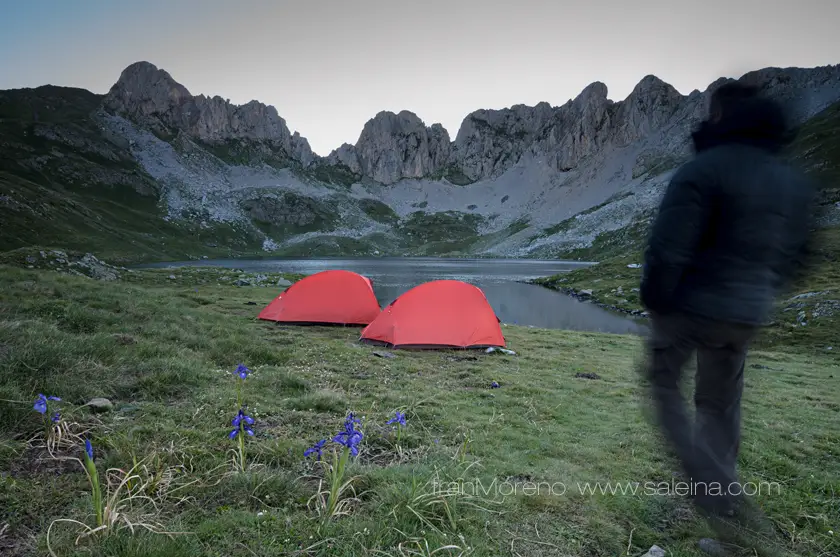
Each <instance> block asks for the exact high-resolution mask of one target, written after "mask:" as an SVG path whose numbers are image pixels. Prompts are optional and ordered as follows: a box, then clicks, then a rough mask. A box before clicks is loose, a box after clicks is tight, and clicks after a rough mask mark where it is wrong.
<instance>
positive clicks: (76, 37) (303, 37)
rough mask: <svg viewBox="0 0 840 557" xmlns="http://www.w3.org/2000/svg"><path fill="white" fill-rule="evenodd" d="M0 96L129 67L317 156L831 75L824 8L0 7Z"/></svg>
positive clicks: (836, 42) (58, 2)
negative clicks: (391, 139) (224, 105)
mask: <svg viewBox="0 0 840 557" xmlns="http://www.w3.org/2000/svg"><path fill="white" fill-rule="evenodd" d="M0 12H1V13H2V15H0V89H10V88H18V87H36V86H38V85H44V84H53V85H66V86H73V87H83V88H85V89H89V90H91V91H93V92H95V93H105V92H107V91H108V89H109V88H110V87H111V85H112V84H113V83H114V82H115V81H116V80H117V78H118V77H119V74H120V72H121V71H122V70H123V68H125V67H126V66H128V65H129V64H131V63H133V62H136V61H139V60H146V61H149V62H152V63H153V64H155V65H157V66H158V67H160V68H163V69H165V70H167V71H168V72H169V73H170V74H172V76H173V77H174V78H175V79H176V80H177V81H179V82H180V83H182V84H183V85H184V86H186V87H187V89H189V90H190V92H191V93H192V94H194V95H198V94H200V93H204V94H205V95H211V96H212V95H220V96H222V97H224V98H229V99H230V100H231V101H232V102H235V103H237V104H242V103H245V102H248V101H250V100H252V99H256V100H259V101H261V102H264V103H266V104H271V105H274V106H275V107H276V108H277V110H278V112H279V113H280V115H281V116H283V117H284V118H285V119H286V121H287V123H288V125H289V128H290V129H291V130H292V131H295V130H297V131H299V132H300V133H301V135H303V136H305V137H306V138H308V139H309V142H310V144H311V145H312V148H313V149H314V150H315V152H316V153H318V154H320V155H326V154H328V153H329V152H330V151H331V150H332V149H334V148H336V147H338V146H339V145H340V144H341V143H344V142H347V143H355V142H356V140H357V139H358V137H359V133H360V132H361V130H362V127H363V126H364V124H365V122H366V121H367V120H368V119H370V118H371V117H373V116H374V115H375V114H376V113H377V112H379V111H381V110H392V111H394V112H398V111H400V110H403V109H406V110H411V111H413V112H415V113H417V114H418V116H420V118H422V119H423V120H424V121H425V122H426V124H427V125H430V124H432V123H435V122H440V123H442V124H443V125H444V126H445V127H446V128H447V130H449V133H450V135H451V136H452V138H453V139H454V137H455V135H456V134H457V131H458V127H459V126H460V123H461V121H462V120H463V118H464V116H466V115H467V114H468V113H469V112H472V111H473V110H476V109H479V108H504V107H508V106H511V105H513V104H529V105H533V104H536V103H538V102H540V101H547V102H549V103H551V104H552V105H560V104H563V103H565V102H566V101H567V100H568V99H570V98H573V97H575V96H576V95H577V94H578V93H579V92H580V91H581V89H583V88H584V87H585V86H586V85H588V84H589V83H591V82H593V81H603V82H604V83H606V84H607V86H608V88H609V91H610V93H609V97H610V98H611V99H613V100H620V99H623V98H625V97H626V96H627V95H628V94H629V93H630V91H631V90H632V89H633V87H634V85H635V84H636V83H638V82H639V80H641V79H642V77H644V76H645V75H647V74H654V75H657V76H659V77H660V78H662V79H664V80H665V81H667V82H669V83H671V84H672V85H674V86H675V87H676V88H677V89H678V90H679V91H680V92H682V93H684V94H687V93H689V92H691V91H692V90H693V89H701V90H702V89H705V88H706V86H707V85H708V84H709V83H711V82H712V81H714V80H715V79H717V78H718V77H722V76H726V77H739V76H740V75H742V74H743V73H745V72H747V71H750V70H753V69H758V68H762V67H766V66H781V67H785V66H801V67H813V66H821V65H827V64H837V63H840V34H838V33H837V22H838V21H840V1H838V0H800V1H798V2H792V1H790V0H763V1H759V0H727V1H720V0H706V1H705V2H698V1H696V0H691V1H682V0H666V1H663V0H636V1H633V2H628V1H626V0H581V1H579V2H568V1H563V0H553V1H552V0H516V1H508V2H502V1H499V0H496V1H493V0H481V1H479V0H445V1H444V0H422V1H409V0H356V1H355V2H351V1H347V0H300V1H285V0H274V1H272V0H229V1H222V0H168V1H164V0H144V1H142V2H140V1H134V0H131V1H129V0H79V1H76V2H70V1H67V0H0Z"/></svg>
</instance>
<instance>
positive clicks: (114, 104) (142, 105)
mask: <svg viewBox="0 0 840 557" xmlns="http://www.w3.org/2000/svg"><path fill="white" fill-rule="evenodd" d="M103 107H104V108H105V109H106V110H107V111H109V112H111V113H113V114H118V115H120V116H125V117H128V118H129V119H131V120H133V121H135V122H138V123H140V124H142V125H144V126H146V127H148V128H149V129H151V130H152V131H153V132H155V133H156V134H157V135H158V136H167V135H171V134H173V133H176V132H178V131H183V132H185V133H187V134H188V135H189V136H191V137H192V138H194V139H197V140H200V141H203V142H205V143H210V144H219V143H224V142H226V141H231V140H234V141H236V140H250V141H256V142H262V143H265V144H268V145H270V146H272V147H274V148H275V149H282V151H283V152H284V154H285V155H286V156H288V157H289V158H292V159H294V160H296V161H298V162H300V163H302V164H303V165H308V164H309V163H311V162H312V161H313V160H314V159H315V155H314V154H313V153H312V149H311V148H310V147H309V142H307V141H306V139H305V138H303V137H301V136H300V134H298V133H297V132H295V134H294V135H292V134H291V133H290V132H289V128H288V126H287V125H286V121H285V120H284V119H283V118H281V117H280V115H279V114H278V113H277V110H276V109H275V108H274V107H273V106H267V105H264V104H262V103H260V102H257V101H251V102H249V103H247V104H244V105H241V106H237V105H234V104H231V103H230V102H229V101H226V100H224V99H222V98H221V97H218V96H216V97H205V96H204V95H198V96H193V95H191V94H190V92H189V91H188V90H187V88H186V87H184V86H183V85H181V84H180V83H178V82H177V81H175V80H174V79H173V78H172V76H170V75H169V73H167V72H166V71H165V70H162V69H158V68H157V67H156V66H155V65H154V64H150V63H148V62H137V63H135V64H132V65H130V66H129V67H127V68H126V69H125V70H123V72H122V74H121V75H120V78H119V80H118V81H117V82H116V83H115V84H114V86H113V87H111V90H110V91H109V92H108V94H107V95H106V97H105V100H104V102H103Z"/></svg>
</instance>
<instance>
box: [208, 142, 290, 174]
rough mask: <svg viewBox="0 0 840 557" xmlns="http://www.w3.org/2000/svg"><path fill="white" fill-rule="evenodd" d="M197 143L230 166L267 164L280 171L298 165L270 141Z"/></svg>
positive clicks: (281, 148)
mask: <svg viewBox="0 0 840 557" xmlns="http://www.w3.org/2000/svg"><path fill="white" fill-rule="evenodd" d="M196 143H197V144H198V145H200V146H201V147H202V148H203V149H205V150H206V151H207V152H209V153H212V154H213V155H214V156H216V157H218V158H219V159H220V160H222V161H224V162H226V163H228V164H233V165H242V166H252V165H258V164H267V165H269V166H271V167H273V168H276V169H278V170H282V169H284V168H289V167H291V166H294V165H295V164H296V161H294V159H292V158H291V157H290V156H289V154H288V153H286V151H285V150H284V149H283V147H281V146H279V145H274V144H272V143H271V142H268V141H254V140H247V139H236V140H225V141H219V142H212V143H211V142H206V141H197V140H196Z"/></svg>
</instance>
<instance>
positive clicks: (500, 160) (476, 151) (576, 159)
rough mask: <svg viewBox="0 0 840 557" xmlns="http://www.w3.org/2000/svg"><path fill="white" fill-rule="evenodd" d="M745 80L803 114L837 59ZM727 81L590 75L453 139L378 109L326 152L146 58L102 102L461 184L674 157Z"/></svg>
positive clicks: (297, 156) (827, 97)
mask: <svg viewBox="0 0 840 557" xmlns="http://www.w3.org/2000/svg"><path fill="white" fill-rule="evenodd" d="M741 79H742V80H743V81H746V82H750V83H755V84H757V85H759V86H761V87H763V88H764V89H766V90H767V91H768V92H770V93H771V94H772V95H773V96H775V97H777V98H779V99H780V100H783V101H785V102H787V103H788V104H789V106H790V109H791V113H792V114H794V116H795V117H796V118H797V119H798V120H802V119H804V118H807V117H809V116H812V115H813V114H815V113H816V112H818V111H820V110H822V109H823V108H825V107H826V106H828V105H829V104H831V102H833V101H835V100H837V98H838V91H840V66H825V67H820V68H814V69H801V68H786V69H781V68H766V69H763V70H758V71H755V72H750V73H748V74H746V75H744V76H742V77H741ZM726 81H728V79H727V78H721V79H719V80H717V81H715V82H714V83H712V84H711V85H710V86H709V87H708V88H707V89H706V90H705V91H704V92H702V93H701V92H699V91H694V92H692V93H691V94H689V95H682V94H680V93H679V92H678V91H677V90H676V89H674V87H672V86H671V85H669V84H667V83H665V82H664V81H662V80H661V79H659V78H657V77H656V76H653V75H648V76H646V77H644V78H643V79H642V80H641V81H640V82H639V84H638V85H637V86H636V87H635V88H634V89H633V91H632V92H631V93H630V95H629V96H628V97H627V98H626V99H625V100H623V101H618V102H614V101H612V100H610V99H608V98H607V93H608V90H607V86H606V85H605V84H603V83H601V82H595V83H592V84H591V85H589V86H587V87H586V88H584V90H583V91H582V92H581V93H580V94H579V95H578V96H577V97H576V98H575V99H570V100H569V101H568V102H566V103H565V104H563V105H561V106H557V107H552V106H551V105H549V104H548V103H546V102H542V103H539V104H537V105H536V106H533V107H529V106H525V105H516V106H513V107H510V108H506V109H501V110H484V109H482V110H477V111H475V112H473V113H471V114H469V115H468V116H467V117H466V118H465V119H464V121H463V123H462V124H461V127H460V129H459V130H458V134H457V136H456V138H455V141H450V135H449V133H448V132H447V130H446V129H445V128H444V127H443V126H441V125H440V124H433V125H432V126H429V127H427V126H426V125H425V124H424V122H423V121H422V120H421V119H420V118H419V117H418V116H417V115H416V114H414V113H412V112H409V111H402V112H399V113H398V114H395V113H393V112H380V113H379V114H377V115H376V116H374V117H373V118H371V119H370V120H369V121H368V122H367V123H366V124H365V126H364V129H363V130H362V132H361V134H360V136H359V139H358V141H357V142H356V144H355V145H350V144H344V145H342V146H341V147H339V148H338V149H336V150H335V151H333V152H332V153H330V155H329V156H327V157H324V158H321V157H317V156H315V155H314V154H313V153H312V150H311V149H310V148H309V143H308V141H307V140H306V139H305V138H303V137H301V136H300V134H298V133H297V132H295V133H294V134H291V133H290V132H289V129H288V127H287V126H286V122H285V120H283V118H281V117H280V116H279V115H278V113H277V110H276V109H275V108H274V107H272V106H266V105H264V104H262V103H259V102H257V101H251V102H250V103H248V104H245V105H242V106H236V105H232V104H231V103H230V102H228V101H226V100H224V99H222V98H221V97H218V96H216V97H212V98H210V97H205V96H204V95H199V96H192V95H191V94H190V93H189V91H188V90H187V89H186V88H185V87H184V86H183V85H181V84H179V83H178V82H176V81H175V80H174V79H173V78H172V77H171V76H170V75H169V74H168V73H167V72H166V71H165V70H163V69H158V68H157V67H156V66H154V65H153V64H150V63H148V62H137V63H135V64H132V65H131V66H129V67H128V68H126V69H125V70H124V71H123V72H122V75H121V76H120V78H119V80H118V81H117V83H116V84H115V85H114V86H113V87H112V88H111V90H110V91H109V93H108V95H107V96H106V98H105V101H104V106H105V108H106V109H107V110H109V111H111V112H113V113H115V114H120V115H124V116H126V117H128V118H130V119H132V120H134V121H135V122H138V123H140V124H142V125H144V126H146V127H148V128H149V129H151V130H153V131H154V132H155V133H156V134H158V135H159V136H165V135H166V134H168V133H169V134H171V133H172V132H173V130H176V131H177V130H180V131H183V132H185V133H187V134H188V135H189V136H191V137H192V138H195V139H197V140H200V141H204V142H207V143H211V144H213V143H216V144H218V143H223V142H226V141H230V140H252V141H257V142H266V143H268V144H270V145H272V146H274V147H275V148H279V149H282V151H283V152H284V154H285V155H286V156H288V157H289V158H290V159H291V160H293V161H295V162H297V163H300V164H302V165H303V166H309V165H311V164H313V163H316V164H320V165H329V166H341V167H344V168H346V169H348V170H349V171H350V172H351V173H352V174H355V175H357V176H359V177H361V176H364V177H368V178H371V179H373V180H376V181H377V182H380V183H382V184H393V183H396V182H398V181H400V180H402V179H404V178H414V179H416V178H427V177H438V178H443V177H450V178H455V177H456V176H457V177H459V178H460V179H461V180H462V181H461V182H458V181H457V180H454V179H453V180H450V181H454V182H455V183H463V182H475V181H480V180H486V179H492V178H497V177H498V176H501V175H502V174H504V173H505V172H506V171H508V170H509V169H510V168H511V167H513V166H514V165H515V164H517V163H518V162H519V161H520V160H521V159H522V157H523V155H526V154H527V155H529V156H531V157H535V158H538V159H541V160H544V161H545V163H546V164H548V165H549V166H550V168H552V169H553V170H555V171H557V172H568V171H570V170H572V169H575V168H577V167H578V166H579V164H580V163H581V161H582V160H584V159H587V158H590V157H593V156H597V155H601V154H603V153H604V152H605V151H608V150H609V149H611V148H621V147H626V146H627V145H630V144H631V143H634V142H636V141H639V140H642V139H646V138H649V137H651V136H653V135H655V134H657V133H660V134H661V135H662V139H663V141H664V143H663V144H662V145H661V146H659V149H654V150H658V151H661V152H665V151H668V152H669V153H670V154H671V155H672V156H675V155H679V154H681V153H685V151H686V147H687V137H688V130H689V128H690V127H691V126H693V125H694V124H695V123H696V122H697V120H699V119H700V117H701V116H702V113H703V111H704V108H705V103H706V100H707V98H708V95H709V94H711V92H712V91H713V90H714V89H716V88H717V87H719V86H720V85H721V84H723V83H725V82H726ZM646 158H647V159H651V158H657V157H656V153H652V152H649V153H647V154H646ZM464 179H465V180H464Z"/></svg>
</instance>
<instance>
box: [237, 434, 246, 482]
mask: <svg viewBox="0 0 840 557" xmlns="http://www.w3.org/2000/svg"><path fill="white" fill-rule="evenodd" d="M238 437H239V467H240V468H241V469H242V471H243V472H244V471H245V432H244V431H242V430H240V431H239V436H238Z"/></svg>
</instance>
